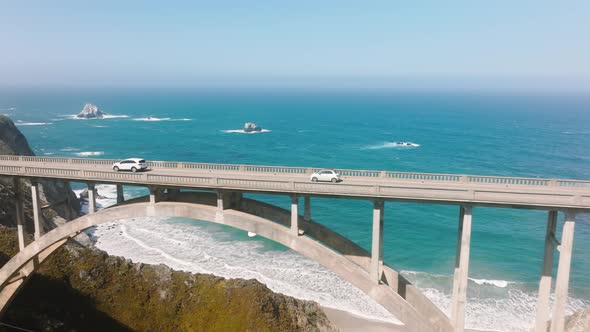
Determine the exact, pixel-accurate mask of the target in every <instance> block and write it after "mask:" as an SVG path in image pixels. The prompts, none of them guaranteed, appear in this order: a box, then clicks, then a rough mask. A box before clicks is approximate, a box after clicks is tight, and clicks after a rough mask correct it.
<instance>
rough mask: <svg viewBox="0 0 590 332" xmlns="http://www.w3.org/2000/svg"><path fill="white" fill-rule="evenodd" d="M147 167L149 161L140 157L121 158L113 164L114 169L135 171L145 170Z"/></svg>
mask: <svg viewBox="0 0 590 332" xmlns="http://www.w3.org/2000/svg"><path fill="white" fill-rule="evenodd" d="M146 169H147V163H146V162H145V160H144V159H140V158H129V159H125V160H121V161H119V162H116V163H114V164H113V171H115V172H118V171H131V172H133V173H135V172H137V171H143V170H146Z"/></svg>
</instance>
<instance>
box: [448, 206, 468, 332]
mask: <svg viewBox="0 0 590 332" xmlns="http://www.w3.org/2000/svg"><path fill="white" fill-rule="evenodd" d="M471 220H472V208H471V206H461V208H460V210H459V229H458V234H457V255H456V258H455V273H454V277H453V298H452V303H451V323H452V324H453V327H454V330H455V331H456V332H463V330H464V328H465V303H466V302H467V275H468V272H469V246H470V242H471Z"/></svg>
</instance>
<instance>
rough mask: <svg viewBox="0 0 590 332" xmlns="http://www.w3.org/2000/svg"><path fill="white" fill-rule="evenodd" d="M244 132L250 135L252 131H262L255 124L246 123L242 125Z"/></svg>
mask: <svg viewBox="0 0 590 332" xmlns="http://www.w3.org/2000/svg"><path fill="white" fill-rule="evenodd" d="M244 131H245V132H247V133H251V132H253V131H262V127H260V126H259V125H257V124H255V123H254V122H246V123H245V124H244Z"/></svg>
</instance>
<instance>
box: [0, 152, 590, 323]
mask: <svg viewBox="0 0 590 332" xmlns="http://www.w3.org/2000/svg"><path fill="white" fill-rule="evenodd" d="M116 161H117V160H109V159H86V158H53V157H34V156H0V175H2V176H10V177H13V178H15V179H18V178H29V179H30V180H31V195H33V204H34V219H35V220H34V224H35V241H34V242H33V243H31V244H28V245H27V244H26V243H24V238H25V237H24V234H22V233H23V229H22V227H19V228H18V229H19V243H20V248H21V252H19V254H17V255H16V256H15V257H13V259H12V260H11V261H10V262H9V263H7V264H6V265H5V266H4V267H3V268H2V269H1V270H0V282H1V283H2V284H1V287H2V288H1V291H0V299H2V302H1V303H0V304H1V305H2V308H4V307H5V305H6V303H8V301H9V300H10V299H11V298H12V297H13V296H14V294H15V293H16V291H17V290H18V288H19V287H20V286H21V284H22V282H23V281H24V280H25V279H26V278H25V277H26V276H28V275H30V273H32V272H33V271H34V270H35V269H36V266H35V264H33V266H30V263H31V262H34V261H35V260H34V258H39V257H46V256H47V255H49V254H50V253H51V252H53V251H54V250H55V249H56V248H57V247H59V246H60V245H61V244H63V243H64V242H65V241H66V240H67V239H68V238H69V237H70V236H71V235H72V234H76V233H77V232H79V231H81V230H82V229H84V228H87V227H89V226H91V225H93V224H96V223H100V222H104V221H107V220H106V219H105V220H102V219H101V218H98V217H97V216H98V215H99V214H100V213H102V212H95V211H96V208H95V207H96V204H95V197H94V191H93V190H89V200H90V202H89V210H90V211H89V212H90V214H89V216H86V217H81V218H78V219H76V220H75V221H80V222H79V225H78V227H79V229H78V228H75V227H74V226H70V227H66V226H67V225H68V224H71V225H74V224H75V223H74V221H72V222H70V223H68V224H66V225H64V226H61V227H59V228H62V227H65V228H64V229H63V232H59V228H58V229H55V230H53V231H51V232H49V233H47V234H45V235H42V234H41V233H42V229H41V228H40V226H39V225H40V222H39V218H40V213H39V211H40V206H39V197H38V188H37V186H38V185H37V183H36V181H35V180H36V179H38V178H47V179H57V180H63V181H73V182H84V183H87V184H88V185H89V187H90V188H94V184H96V183H108V184H116V185H117V187H118V193H119V196H120V197H119V199H118V202H119V203H123V197H122V189H121V186H122V185H136V186H137V185H139V186H146V187H148V188H149V189H150V197H149V200H148V202H147V203H141V204H147V206H141V209H139V210H140V211H141V212H140V213H144V214H145V213H147V214H151V215H162V216H163V215H167V214H166V213H163V214H158V213H159V212H158V211H159V210H161V211H166V210H167V209H172V210H170V211H172V212H170V213H172V214H174V215H178V213H180V212H177V210H179V207H178V206H176V205H166V204H163V203H167V204H172V203H171V201H173V200H174V197H176V196H177V195H178V194H179V193H180V191H181V190H182V189H200V190H203V191H208V192H211V194H212V195H215V197H216V206H215V207H214V209H215V211H214V213H213V214H212V215H210V216H209V215H207V213H208V212H206V211H209V210H207V209H209V208H207V207H204V206H202V205H199V206H200V209H201V212H200V214H198V217H199V218H202V219H204V220H209V219H211V220H210V221H212V222H221V223H226V224H232V223H234V224H232V225H233V226H235V227H238V228H243V229H251V227H252V226H251V224H256V225H258V224H260V228H258V229H257V231H258V233H259V234H261V235H263V234H264V233H265V231H264V227H266V226H264V225H266V224H264V223H262V222H261V221H260V220H258V219H255V220H254V219H253V220H252V221H251V223H250V225H247V224H242V223H241V221H237V219H235V220H234V219H232V217H234V216H233V215H232V213H237V214H239V213H240V212H245V211H247V210H248V207H247V206H246V205H248V204H250V205H255V204H258V203H256V202H255V201H253V200H246V199H243V198H242V194H243V193H273V194H280V195H288V196H290V197H291V198H292V201H291V211H286V215H285V216H283V215H281V213H283V212H285V211H279V210H280V209H278V208H277V209H278V210H276V211H272V213H270V210H272V207H268V206H262V205H261V206H259V207H258V208H256V209H253V208H250V210H249V212H250V214H249V215H240V218H241V219H243V220H246V219H248V218H250V217H251V215H252V214H256V213H261V214H264V213H267V215H266V217H268V218H266V219H270V220H272V219H273V218H274V219H276V220H273V221H277V220H282V221H283V222H282V223H283V225H282V226H286V227H281V228H278V229H277V228H276V227H275V226H276V225H273V226H272V227H275V228H273V232H269V233H268V234H267V237H269V238H271V239H273V240H276V241H277V242H280V243H283V244H285V245H287V246H288V247H291V248H293V249H294V250H297V251H299V252H302V253H303V254H304V255H307V256H310V257H311V258H313V259H316V260H318V261H319V262H320V263H322V264H324V265H326V266H327V267H328V268H330V269H333V270H334V269H336V270H337V269H338V268H339V267H335V266H334V264H331V263H330V262H328V261H324V260H322V255H320V254H319V253H324V254H325V255H328V254H329V252H328V251H325V245H324V244H326V245H327V246H329V247H330V249H332V250H335V251H336V252H338V253H340V255H339V256H340V258H342V257H344V258H345V260H344V261H342V263H343V264H344V265H346V264H353V265H350V269H348V270H347V271H348V272H346V271H336V272H337V274H339V275H340V276H341V277H343V278H344V279H346V280H348V281H350V282H351V283H352V284H354V285H356V286H357V287H359V288H360V289H361V290H363V291H365V292H367V294H369V295H370V296H371V297H373V298H375V299H376V300H377V301H378V302H379V303H381V304H382V305H384V307H385V308H387V309H388V310H390V311H391V312H392V313H393V314H394V315H396V316H397V317H398V318H400V319H401V320H402V321H403V322H404V323H405V324H406V325H407V326H408V327H409V328H410V329H416V330H424V329H426V330H435V331H450V330H454V331H462V330H463V326H464V312H465V302H466V288H467V275H468V268H469V248H470V238H471V222H472V209H473V208H474V207H478V206H494V207H505V208H525V209H539V210H546V211H548V219H547V233H546V238H545V252H544V260H543V266H542V273H541V280H540V283H539V298H538V305H537V315H536V321H535V322H534V326H535V330H536V331H546V330H547V327H548V326H549V325H550V328H551V331H554V332H555V331H562V330H563V328H564V314H565V306H566V302H567V293H568V283H569V272H570V271H569V270H570V263H571V251H572V245H573V233H574V225H575V215H576V214H577V213H579V212H582V211H588V210H589V209H590V181H579V180H568V179H540V178H515V177H494V176H479V175H460V174H433V173H410V172H393V171H374V170H348V169H341V170H337V171H338V172H339V173H340V174H341V176H342V179H343V181H342V182H340V183H315V182H311V181H310V175H311V174H312V172H314V171H316V170H317V168H309V167H281V166H260V165H236V164H211V163H191V162H171V161H151V162H148V165H149V168H150V169H149V170H148V171H146V172H140V173H131V172H115V171H113V170H112V169H111V167H112V164H113V163H114V162H116ZM16 183H17V181H15V184H16ZM164 192H166V193H167V194H168V195H163V193H164ZM301 196H303V197H304V198H305V199H304V215H303V217H300V216H299V212H298V198H299V197H301ZM314 196H315V197H317V196H323V197H346V198H350V199H364V200H371V201H373V202H374V206H373V238H372V248H371V253H366V252H365V251H364V250H363V249H361V248H359V247H358V246H356V245H355V244H354V243H352V242H350V241H349V240H347V239H345V238H343V237H342V236H340V235H338V234H336V233H334V232H332V231H330V230H328V229H327V228H325V227H323V226H321V225H319V224H317V223H313V222H312V221H311V216H310V215H311V209H310V199H311V197H314ZM163 197H166V200H167V202H163V201H162V198H163ZM384 201H409V202H426V203H439V204H453V205H457V206H459V225H458V237H457V255H456V264H455V273H454V283H453V301H452V306H451V317H450V319H449V318H448V317H447V316H446V315H444V314H443V313H442V312H440V310H438V309H437V308H436V307H435V306H434V305H433V304H432V303H430V302H429V301H428V300H427V299H426V298H425V297H424V296H423V295H422V294H420V293H419V292H418V291H417V289H416V288H415V287H413V286H411V285H410V284H409V282H407V280H405V279H404V278H403V277H402V276H400V275H399V274H398V273H397V272H396V271H395V270H393V269H391V268H390V267H388V266H387V265H385V264H383V259H382V251H383V243H382V242H383V240H382V239H383V237H382V234H383V233H382V232H383V214H384V204H383V203H384ZM246 203H247V204H246ZM135 204H139V203H135ZM135 204H129V203H128V204H126V205H128V206H131V205H135ZM175 204H180V203H175ZM194 206H197V205H194ZM137 207H139V205H137ZM16 209H17V219H19V220H17V224H18V225H22V223H23V218H24V217H23V214H22V194H19V195H17V207H16ZM107 210H111V209H107ZM115 210H116V208H114V209H112V211H113V212H114V211H115ZM136 210H137V209H134V210H133V212H131V210H124V209H121V210H120V211H119V212H120V213H135V212H136ZM254 210H255V211H254ZM230 211H231V212H230ZM209 212H210V211H209ZM558 212H562V213H563V214H564V215H565V222H564V224H563V231H562V237H561V240H558V239H556V238H555V234H556V227H557V213H558ZM183 213H184V212H183ZM183 213H180V214H183ZM189 215H192V214H190V213H189ZM192 216H193V217H194V215H192ZM84 218H86V219H84ZM109 218H110V219H111V220H112V219H113V216H112V213H110V216H109ZM236 218H237V217H236ZM82 219H84V220H82ZM99 219H100V220H99ZM230 220H234V221H231V222H230ZM280 223H281V222H280V221H279V224H280ZM275 224H276V223H275ZM263 226H264V227H263ZM73 227H74V228H73ZM320 228H321V231H318V229H320ZM278 233H281V234H282V235H280V236H278V235H276V234H278ZM50 234H53V235H52V236H53V237H52V238H51V239H52V241H53V242H52V241H49V242H48V240H49V238H48V236H49V235H50ZM302 235H306V236H302ZM310 238H313V239H315V240H318V241H316V242H318V243H320V242H321V244H317V246H318V248H317V250H315V251H314V250H312V251H309V250H311V249H309V248H313V247H314V245H316V244H314V243H313V242H309V239H310ZM43 239H46V240H47V241H45V242H43V241H42V240H43ZM305 241H307V242H306V243H307V246H306V247H304V246H303V245H302V244H301V242H305ZM35 243H37V244H36V245H35V246H31V245H32V244H35ZM40 244H44V245H40ZM320 247H321V248H320ZM351 248H354V250H352V251H357V252H358V254H359V255H347V254H346V253H347V252H349V251H350V250H351ZM555 249H557V250H559V251H560V255H559V264H558V269H557V277H556V283H555V285H556V286H555V301H554V304H553V314H552V321H551V322H549V311H550V307H549V296H550V292H551V279H552V277H551V276H552V269H553V253H554V250H555ZM27 250H28V251H27ZM44 253H45V256H43V255H44ZM19 255H20V256H19ZM364 256H366V257H364ZM363 257H364V258H366V259H365V260H363ZM43 259H44V258H43ZM43 259H41V261H42V260H43ZM357 267H361V269H360V270H362V271H361V272H358V273H356V274H355V273H352V272H350V271H351V269H353V268H357ZM347 273H348V274H347ZM19 276H21V277H19ZM381 286H386V287H381ZM387 292H393V293H392V294H393V295H392V294H389V293H387ZM386 294H389V295H387V296H386ZM531 324H532V323H531Z"/></svg>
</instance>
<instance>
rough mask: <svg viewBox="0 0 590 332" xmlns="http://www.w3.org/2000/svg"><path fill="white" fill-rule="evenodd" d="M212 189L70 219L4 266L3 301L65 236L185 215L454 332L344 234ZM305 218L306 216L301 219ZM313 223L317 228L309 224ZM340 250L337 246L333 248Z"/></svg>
mask: <svg viewBox="0 0 590 332" xmlns="http://www.w3.org/2000/svg"><path fill="white" fill-rule="evenodd" d="M214 199H215V195H214V194H210V193H182V194H180V195H178V196H177V197H175V201H162V202H157V203H153V202H151V203H150V202H144V200H145V198H140V199H136V200H134V201H131V202H126V203H125V204H121V205H117V206H113V207H110V208H107V209H103V210H100V211H98V212H95V213H92V214H87V215H85V216H82V217H80V218H77V219H75V220H72V221H70V222H68V223H66V224H64V225H62V226H60V227H58V228H55V229H53V230H51V231H50V232H48V233H46V234H44V235H43V236H41V237H40V238H39V239H37V240H36V241H34V242H32V243H30V244H29V245H28V246H26V247H25V248H24V249H23V250H21V251H20V252H19V253H18V254H16V255H15V256H14V257H12V259H11V260H10V261H9V262H7V263H6V264H5V265H4V266H3V267H2V268H1V269H0V287H1V290H0V305H2V306H3V307H2V308H0V309H1V310H3V309H5V308H4V307H5V306H6V305H7V303H9V302H10V300H11V299H12V298H13V297H14V296H15V295H16V293H17V292H18V290H19V289H20V287H21V286H22V285H23V284H24V282H25V281H26V279H27V278H28V277H29V276H30V275H32V273H33V272H34V271H36V270H37V269H38V268H39V266H40V265H41V264H42V263H43V261H44V260H45V259H46V258H47V257H49V256H50V255H51V254H52V253H53V252H55V251H56V250H57V249H58V248H60V247H61V246H62V245H63V244H64V243H66V242H67V240H69V239H71V238H72V237H74V236H76V235H77V234H79V233H80V232H82V231H83V230H85V229H87V228H89V227H92V226H95V225H99V224H102V223H105V222H109V221H113V220H121V219H128V218H137V217H182V218H190V219H197V220H203V221H208V222H212V223H218V224H224V225H228V226H231V227H234V228H237V229H241V230H244V231H248V232H254V233H256V234H258V235H260V236H262V237H265V238H267V239H270V240H272V241H275V242H277V243H280V244H282V245H284V246H286V247H288V248H290V249H292V250H295V251H297V252H298V253H300V254H302V255H304V256H306V257H308V258H310V259H313V260H314V261H316V262H318V263H320V264H322V265H323V266H324V267H326V268H328V269H329V270H331V271H332V272H334V273H336V274H337V275H338V276H340V277H341V278H342V279H344V280H346V281H348V282H350V283H351V284H353V285H354V286H356V287H357V288H359V289H360V290H361V291H363V292H365V293H366V294H367V295H369V296H370V297H372V298H373V299H374V300H375V301H376V302H377V303H379V304H381V305H382V306H383V307H384V308H385V309H387V310H388V311H389V312H391V313H392V314H394V315H395V316H396V317H397V318H399V319H400V320H401V321H402V322H404V324H406V326H407V328H408V329H409V330H410V331H414V330H415V331H430V330H432V331H450V330H452V327H451V325H450V321H449V320H448V318H447V317H446V315H444V313H442V312H440V310H438V308H436V306H434V304H432V303H431V302H430V301H428V300H427V299H426V298H425V297H424V295H422V294H421V293H419V292H418V291H417V289H416V288H415V287H413V286H412V285H410V284H409V283H408V282H407V281H406V280H405V279H403V277H401V276H400V275H399V274H398V273H397V272H396V271H394V270H393V269H391V268H389V267H387V266H384V277H383V278H384V280H385V281H387V282H386V283H384V284H375V283H374V282H372V281H371V279H370V276H369V272H368V265H369V261H370V258H369V255H368V253H367V252H366V251H365V250H364V249H362V248H360V247H359V246H358V245H356V244H354V243H353V242H351V241H349V240H348V239H346V238H345V237H343V236H341V235H339V234H337V233H335V232H333V231H331V230H329V229H328V228H326V227H324V226H321V225H320V224H316V223H313V222H312V221H304V220H301V221H300V225H301V226H302V228H303V229H304V230H305V234H306V236H295V235H294V234H293V233H292V232H290V230H289V228H288V227H285V226H288V220H289V217H290V212H289V211H286V210H283V209H281V208H279V207H276V206H273V205H270V204H266V203H262V202H258V201H255V200H251V199H243V200H241V202H240V204H239V206H237V207H236V208H235V209H225V210H220V209H218V208H217V207H216V206H213V204H212V203H213V201H214ZM301 219H303V218H301ZM311 224H313V227H310V226H311ZM335 249H336V250H335Z"/></svg>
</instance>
